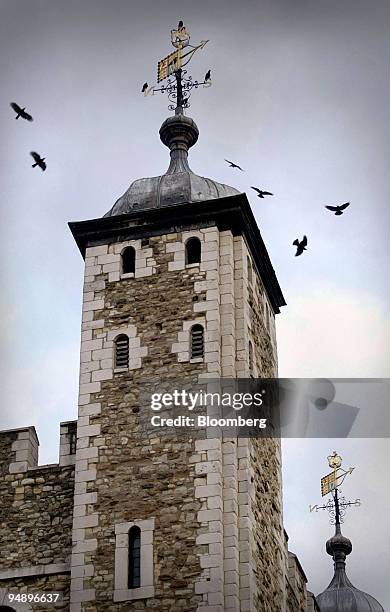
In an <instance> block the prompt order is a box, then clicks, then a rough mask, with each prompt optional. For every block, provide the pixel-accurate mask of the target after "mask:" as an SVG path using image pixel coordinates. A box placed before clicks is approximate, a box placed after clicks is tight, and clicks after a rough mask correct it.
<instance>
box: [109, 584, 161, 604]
mask: <svg viewBox="0 0 390 612" xmlns="http://www.w3.org/2000/svg"><path fill="white" fill-rule="evenodd" d="M149 597H154V587H153V586H143V587H139V588H138V589H118V590H115V591H114V601H131V600H132V599H148V598H149Z"/></svg>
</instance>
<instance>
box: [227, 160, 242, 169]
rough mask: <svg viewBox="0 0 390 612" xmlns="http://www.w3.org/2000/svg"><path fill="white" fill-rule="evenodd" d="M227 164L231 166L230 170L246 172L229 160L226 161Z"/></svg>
mask: <svg viewBox="0 0 390 612" xmlns="http://www.w3.org/2000/svg"><path fill="white" fill-rule="evenodd" d="M225 162H226V163H227V164H229V166H230V168H237V169H238V170H241V171H242V172H244V170H243V169H242V168H241V166H237V164H235V163H234V162H232V161H230V160H228V159H225Z"/></svg>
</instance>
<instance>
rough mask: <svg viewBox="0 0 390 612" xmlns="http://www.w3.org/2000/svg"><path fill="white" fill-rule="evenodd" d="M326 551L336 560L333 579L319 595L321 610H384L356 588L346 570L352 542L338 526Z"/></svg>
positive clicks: (344, 611) (380, 611)
mask: <svg viewBox="0 0 390 612" xmlns="http://www.w3.org/2000/svg"><path fill="white" fill-rule="evenodd" d="M326 551H327V553H328V554H329V555H331V556H332V557H333V560H334V568H335V572H334V576H333V580H332V582H331V583H330V585H329V586H328V588H327V589H325V591H323V593H321V594H320V595H317V597H316V599H317V603H318V605H319V606H320V610H321V612H384V609H383V608H382V606H381V605H380V603H379V602H378V601H377V600H376V599H374V597H371V595H368V594H367V593H363V591H360V590H359V589H356V588H355V587H354V586H353V584H352V583H351V582H350V580H349V579H348V576H347V574H346V572H345V559H346V556H347V555H349V554H350V553H351V551H352V544H351V541H350V540H348V538H345V537H344V536H343V535H342V533H341V530H340V526H339V525H338V526H336V534H335V535H334V536H333V538H331V539H330V540H328V541H327V543H326Z"/></svg>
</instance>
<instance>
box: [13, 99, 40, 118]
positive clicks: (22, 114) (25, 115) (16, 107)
mask: <svg viewBox="0 0 390 612" xmlns="http://www.w3.org/2000/svg"><path fill="white" fill-rule="evenodd" d="M10 107H11V108H12V110H13V111H15V113H16V117H15V119H19V117H21V118H22V119H26V121H34V119H33V118H32V116H31V115H30V114H29V113H27V112H26V107H24V108H22V107H21V106H19V104H16V102H11V104H10Z"/></svg>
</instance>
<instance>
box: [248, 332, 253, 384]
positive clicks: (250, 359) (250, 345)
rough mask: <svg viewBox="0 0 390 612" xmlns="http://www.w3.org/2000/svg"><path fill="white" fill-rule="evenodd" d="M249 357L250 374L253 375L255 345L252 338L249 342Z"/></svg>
mask: <svg viewBox="0 0 390 612" xmlns="http://www.w3.org/2000/svg"><path fill="white" fill-rule="evenodd" d="M248 359H249V375H250V376H253V346H252V342H251V341H250V340H249V344H248Z"/></svg>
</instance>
